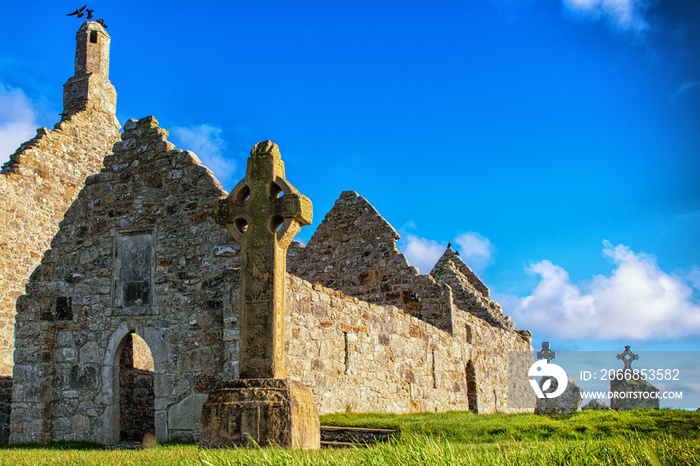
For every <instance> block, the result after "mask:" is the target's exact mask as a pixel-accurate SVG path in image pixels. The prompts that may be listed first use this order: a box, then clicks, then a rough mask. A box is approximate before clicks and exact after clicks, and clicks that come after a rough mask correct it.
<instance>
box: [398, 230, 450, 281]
mask: <svg viewBox="0 0 700 466" xmlns="http://www.w3.org/2000/svg"><path fill="white" fill-rule="evenodd" d="M400 245H401V252H403V253H404V254H405V255H406V258H407V259H408V263H409V264H411V265H412V266H414V267H417V268H418V270H419V271H420V273H422V274H425V275H427V274H429V273H430V271H431V270H433V266H434V265H435V263H436V262H437V261H438V259H439V258H440V256H442V253H444V252H445V248H446V247H447V245H446V244H441V243H438V242H437V241H435V240H432V239H426V238H421V237H419V236H416V235H414V234H411V233H409V234H406V235H404V236H403V237H402V238H401V240H400Z"/></svg>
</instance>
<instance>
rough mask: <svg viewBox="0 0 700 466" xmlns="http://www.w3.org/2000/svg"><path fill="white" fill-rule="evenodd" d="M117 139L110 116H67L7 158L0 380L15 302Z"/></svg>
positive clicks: (1, 197) (8, 363) (0, 179)
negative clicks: (64, 215) (67, 212)
mask: <svg viewBox="0 0 700 466" xmlns="http://www.w3.org/2000/svg"><path fill="white" fill-rule="evenodd" d="M118 140H119V123H118V122H117V120H116V118H115V117H114V115H112V114H110V113H107V112H103V111H100V110H97V109H93V110H89V111H85V112H81V113H78V114H75V115H72V116H69V117H67V118H66V119H65V120H63V121H61V122H60V123H59V124H57V125H56V126H55V127H54V129H53V130H48V129H46V128H41V129H39V130H38V133H37V136H36V137H34V138H33V139H31V140H29V141H27V142H26V143H24V144H22V146H21V147H20V148H19V149H18V150H17V151H16V152H15V153H14V154H12V155H11V156H10V160H9V161H8V162H7V163H5V165H3V167H2V173H0V376H2V375H11V374H12V352H13V350H14V319H15V301H16V300H17V297H18V296H20V295H21V294H22V293H24V284H25V283H26V282H27V279H28V278H29V275H30V274H31V273H32V271H33V270H34V269H35V268H36V266H37V265H39V262H40V261H41V258H42V256H43V255H44V251H46V250H47V249H48V248H49V242H50V241H51V238H53V236H54V235H55V234H56V232H57V231H58V224H59V222H60V221H61V219H62V218H63V214H64V213H65V211H66V210H67V209H68V207H69V206H70V205H71V203H72V202H73V200H74V199H75V197H76V196H77V194H78V191H79V190H80V189H81V188H82V187H83V183H84V182H85V178H86V177H87V176H88V175H92V174H94V173H97V172H98V171H99V170H100V168H101V166H102V159H103V158H104V157H105V156H106V155H107V154H109V153H111V151H112V145H113V144H114V143H115V142H116V141H118Z"/></svg>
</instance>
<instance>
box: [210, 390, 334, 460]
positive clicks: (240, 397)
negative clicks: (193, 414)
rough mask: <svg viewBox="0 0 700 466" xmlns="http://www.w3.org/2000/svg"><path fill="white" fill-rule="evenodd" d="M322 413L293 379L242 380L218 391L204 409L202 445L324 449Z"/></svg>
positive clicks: (213, 446) (213, 393)
mask: <svg viewBox="0 0 700 466" xmlns="http://www.w3.org/2000/svg"><path fill="white" fill-rule="evenodd" d="M320 436H321V431H320V424H319V419H318V411H317V410H316V405H315V403H314V400H313V398H312V397H311V394H310V393H309V391H308V390H307V389H306V387H304V386H303V385H302V384H300V383H299V382H296V381H293V380H289V379H243V380H235V381H231V382H225V383H224V384H222V385H221V386H220V387H219V388H218V389H216V390H214V391H213V392H212V393H211V394H210V395H209V398H208V399H207V401H206V403H205V404H204V408H203V409H202V420H201V424H200V437H199V445H200V446H202V447H209V448H220V447H230V446H247V447H251V446H253V442H255V443H256V444H258V445H260V446H268V445H279V446H282V447H287V448H301V449H316V448H319V447H320V441H321V437H320Z"/></svg>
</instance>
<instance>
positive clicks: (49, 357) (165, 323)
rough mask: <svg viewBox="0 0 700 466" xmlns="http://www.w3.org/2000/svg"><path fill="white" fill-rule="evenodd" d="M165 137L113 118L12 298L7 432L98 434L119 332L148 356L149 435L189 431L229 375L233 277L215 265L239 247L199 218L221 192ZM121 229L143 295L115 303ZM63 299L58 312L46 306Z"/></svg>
mask: <svg viewBox="0 0 700 466" xmlns="http://www.w3.org/2000/svg"><path fill="white" fill-rule="evenodd" d="M166 136H167V132H166V131H165V130H162V129H160V128H158V127H157V122H156V121H155V119H153V118H152V117H149V118H145V119H143V120H141V121H140V122H138V124H136V122H135V120H130V121H129V122H127V124H126V125H125V132H124V134H123V136H122V141H121V142H119V143H118V144H116V145H115V147H114V150H115V153H114V154H113V155H110V156H108V157H106V158H105V160H104V169H103V170H102V171H101V172H100V173H99V174H97V175H94V176H91V177H90V178H88V180H87V183H86V186H85V188H84V189H83V190H82V191H81V193H80V195H79V197H78V199H77V200H76V202H75V203H74V204H73V205H72V206H71V208H70V209H69V210H68V212H67V213H66V216H65V219H64V221H63V222H62V223H61V229H60V231H59V233H58V234H57V235H56V237H55V238H54V240H53V241H52V244H51V246H52V249H51V250H50V251H48V252H47V254H46V256H45V257H44V259H43V261H42V263H41V265H40V266H39V267H38V268H37V269H36V270H35V272H34V273H33V274H32V277H31V279H30V281H29V283H28V284H27V287H26V288H27V294H26V295H25V296H22V297H21V298H20V299H19V301H18V304H17V312H18V314H17V325H16V327H17V328H16V345H17V349H16V351H15V361H16V365H15V368H14V387H13V405H12V414H11V433H10V442H11V443H24V442H31V441H38V442H47V441H54V440H55V441H58V440H87V441H95V442H104V443H112V440H114V436H115V435H118V432H117V433H116V434H115V432H114V426H115V418H116V417H117V416H118V403H116V406H117V408H116V411H115V404H114V399H115V397H116V395H117V393H115V390H116V388H115V373H114V365H115V358H117V359H116V361H117V364H116V365H117V366H118V356H119V351H120V345H123V342H124V339H125V338H126V337H127V335H128V334H129V333H130V332H136V333H137V334H138V335H139V336H141V337H142V338H143V339H144V340H145V341H146V343H147V344H148V346H149V349H150V351H151V353H152V355H153V360H154V367H155V383H154V389H155V397H156V399H155V410H156V430H157V432H156V433H157V435H158V436H159V438H160V439H164V438H165V437H167V436H169V435H170V436H175V437H180V438H193V437H194V436H196V435H197V431H198V428H199V423H198V419H197V420H196V422H195V421H193V419H192V416H191V413H192V410H193V409H194V410H196V409H197V406H199V407H201V404H203V402H204V400H205V399H206V396H207V395H206V394H207V393H208V391H209V390H210V389H211V388H212V387H213V384H214V383H215V382H216V381H217V380H222V379H224V378H226V379H228V378H233V377H235V376H236V375H237V374H236V366H235V361H236V360H237V353H235V354H234V352H237V338H238V334H237V332H238V329H237V315H233V314H232V313H233V312H237V306H236V307H233V306H232V305H231V302H230V299H229V297H230V295H231V288H232V287H233V288H236V293H237V286H238V285H237V274H236V275H235V277H233V278H231V277H230V275H231V274H230V272H229V271H228V270H229V269H230V268H231V267H236V266H238V264H239V262H240V258H239V255H238V251H239V249H238V246H237V245H236V244H235V243H233V241H232V240H231V239H230V238H229V235H228V232H227V231H226V230H225V229H224V228H222V227H221V226H219V225H217V224H215V223H214V221H213V219H212V216H211V213H213V211H214V204H215V203H216V201H217V200H218V199H219V198H222V197H225V196H226V192H225V191H224V190H223V189H221V186H220V185H219V183H218V182H217V181H216V179H215V178H214V177H213V175H212V174H211V172H210V171H209V170H208V169H207V168H206V167H204V166H202V165H201V164H200V163H199V161H198V160H197V158H196V156H195V155H194V154H192V153H190V152H183V151H179V150H173V146H172V144H170V143H168V142H167V141H166ZM135 232H136V233H141V234H143V233H144V232H147V233H148V232H150V233H148V234H152V237H153V244H154V251H153V256H154V257H153V259H154V263H153V271H152V272H153V283H152V289H153V295H152V303H151V305H150V306H142V307H139V306H132V307H131V308H127V307H121V308H120V307H117V306H115V293H118V292H119V290H118V289H116V287H115V283H116V281H115V275H117V274H119V267H118V265H117V261H115V254H116V252H115V251H117V248H116V247H115V244H116V242H117V241H118V240H119V239H121V238H123V237H124V235H129V234H132V233H135ZM57 298H61V299H63V301H61V303H62V304H61V306H57V305H58V304H59V301H58V300H57ZM65 298H69V299H70V306H71V313H72V318H69V319H61V318H60V316H59V309H58V308H59V307H61V308H65V303H66V300H65ZM64 311H65V310H64V309H63V310H62V312H63V313H64V314H65V312H64ZM116 425H118V422H117V423H116Z"/></svg>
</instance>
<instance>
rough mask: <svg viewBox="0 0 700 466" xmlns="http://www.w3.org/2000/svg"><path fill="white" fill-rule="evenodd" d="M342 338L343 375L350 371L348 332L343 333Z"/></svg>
mask: <svg viewBox="0 0 700 466" xmlns="http://www.w3.org/2000/svg"><path fill="white" fill-rule="evenodd" d="M343 337H344V339H345V374H346V375H347V374H348V371H349V370H350V351H349V350H350V348H349V346H350V342H349V341H348V332H343Z"/></svg>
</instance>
